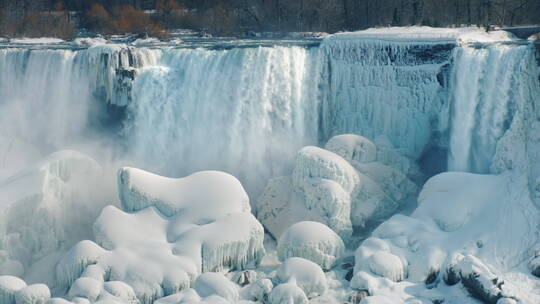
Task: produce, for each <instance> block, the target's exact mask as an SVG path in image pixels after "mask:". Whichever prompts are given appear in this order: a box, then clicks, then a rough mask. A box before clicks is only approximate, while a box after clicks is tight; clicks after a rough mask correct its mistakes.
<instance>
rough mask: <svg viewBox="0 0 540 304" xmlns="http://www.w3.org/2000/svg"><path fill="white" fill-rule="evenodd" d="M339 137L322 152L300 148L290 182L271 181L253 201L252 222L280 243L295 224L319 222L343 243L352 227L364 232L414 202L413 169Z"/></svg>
mask: <svg viewBox="0 0 540 304" xmlns="http://www.w3.org/2000/svg"><path fill="white" fill-rule="evenodd" d="M380 145H381V147H380V148H379V147H378V146H377V145H375V144H374V143H373V142H371V141H370V140H368V139H366V138H364V137H361V136H358V135H354V134H344V135H339V136H335V137H333V138H331V139H330V140H329V141H328V143H327V145H326V148H327V149H328V150H325V149H321V148H317V147H311V146H308V147H304V148H303V149H302V150H300V151H299V152H298V155H297V157H296V163H295V167H294V170H293V174H292V176H291V177H289V176H287V177H278V178H274V179H271V180H270V181H269V183H268V185H267V187H266V189H265V190H264V192H263V194H262V195H261V197H260V198H259V200H258V202H257V207H258V208H257V217H258V218H259V220H260V221H261V222H262V224H263V225H264V226H265V227H266V228H267V230H268V231H269V232H270V233H271V234H272V235H273V236H274V237H275V238H279V237H280V236H281V235H282V234H283V233H284V232H285V229H286V228H287V227H289V226H290V225H292V224H294V223H297V222H300V221H316V222H321V223H323V224H325V225H327V226H328V227H330V228H331V229H332V230H334V231H335V232H336V233H337V234H338V235H339V236H340V237H341V238H342V239H343V240H344V241H345V242H347V241H348V240H349V238H350V236H351V234H352V230H353V227H355V229H356V228H358V229H365V228H367V227H368V226H375V225H368V224H373V223H378V222H380V221H382V220H384V219H386V218H388V217H389V216H390V215H392V214H393V213H394V212H395V211H396V210H397V209H398V208H400V207H403V206H406V205H408V204H410V203H411V201H413V200H414V198H415V196H416V194H417V192H418V186H417V185H416V184H415V183H414V182H412V181H411V179H410V178H409V175H413V174H416V173H417V167H416V166H415V165H413V164H412V163H413V161H411V160H410V159H409V158H407V157H404V156H401V155H400V154H399V153H398V152H397V151H396V150H395V149H393V147H391V146H390V145H389V144H387V143H385V142H382V143H381V144H380Z"/></svg>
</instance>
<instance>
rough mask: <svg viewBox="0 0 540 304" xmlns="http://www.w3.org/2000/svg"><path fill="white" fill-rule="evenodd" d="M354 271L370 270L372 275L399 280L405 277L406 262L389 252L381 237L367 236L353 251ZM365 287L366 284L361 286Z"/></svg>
mask: <svg viewBox="0 0 540 304" xmlns="http://www.w3.org/2000/svg"><path fill="white" fill-rule="evenodd" d="M355 261H356V264H355V266H354V272H355V273H358V272H360V271H363V272H371V273H372V274H374V275H377V276H380V277H383V278H388V279H390V280H392V281H394V282H399V281H401V280H403V279H405V278H406V276H407V269H406V263H404V261H402V260H401V259H400V258H399V257H398V256H396V255H394V254H392V253H390V246H389V245H388V244H387V243H386V242H385V241H384V240H381V239H378V238H373V237H372V238H368V239H366V240H365V241H364V242H363V243H362V245H361V246H360V247H358V249H357V251H356V253H355ZM362 287H364V288H362V289H367V290H369V288H365V287H367V286H362Z"/></svg>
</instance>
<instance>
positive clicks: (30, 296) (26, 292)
mask: <svg viewBox="0 0 540 304" xmlns="http://www.w3.org/2000/svg"><path fill="white" fill-rule="evenodd" d="M50 297H51V291H50V290H49V287H47V285H44V284H34V285H29V286H27V287H25V288H23V289H21V290H19V291H17V293H16V294H15V303H16V304H41V303H45V301H47V299H49V298H50Z"/></svg>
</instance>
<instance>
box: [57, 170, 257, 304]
mask: <svg viewBox="0 0 540 304" xmlns="http://www.w3.org/2000/svg"><path fill="white" fill-rule="evenodd" d="M118 185H119V193H120V199H121V201H122V205H123V206H124V208H125V209H126V210H130V211H132V213H127V212H125V211H122V210H120V209H118V208H116V207H114V206H107V207H105V208H104V209H103V211H102V213H101V215H100V216H99V217H98V219H97V220H96V222H95V224H94V236H95V240H96V242H97V244H99V245H100V246H101V247H103V248H102V249H97V248H96V246H95V244H92V243H89V242H86V243H84V244H79V245H78V246H80V247H81V248H82V249H81V250H79V249H78V248H75V249H73V250H72V251H70V253H68V254H67V255H66V256H65V257H64V258H63V259H62V263H60V264H59V265H58V267H57V277H58V280H59V282H67V283H69V282H71V281H72V280H73V278H76V277H77V276H82V277H84V276H91V277H92V278H93V279H96V276H98V277H99V276H100V275H101V278H97V279H98V281H103V279H104V276H105V274H108V276H109V277H110V278H109V279H110V280H118V281H123V282H125V283H127V284H128V285H129V286H131V287H132V288H133V290H134V292H135V294H136V295H137V298H138V299H139V300H140V301H141V303H151V302H152V301H153V300H155V299H157V298H160V297H163V296H168V295H172V294H175V293H177V292H179V291H180V290H183V289H186V288H189V287H190V286H191V284H192V283H193V282H194V281H195V279H196V278H197V276H198V275H199V274H200V273H202V272H207V271H219V270H222V269H224V268H234V269H243V268H245V267H246V266H247V265H257V264H258V263H259V261H260V259H261V258H262V256H263V255H264V248H263V237H264V230H263V227H262V226H261V224H260V223H259V222H258V221H257V220H256V219H255V217H254V216H253V215H252V214H251V213H250V212H249V211H250V206H249V201H248V198H247V195H246V193H245V191H244V189H243V187H242V185H241V184H240V183H239V182H238V180H236V179H235V178H234V177H232V176H230V175H228V174H226V173H222V172H217V171H206V172H199V173H195V174H193V175H191V176H188V177H186V178H181V179H170V178H165V177H161V176H157V175H154V174H151V173H148V172H145V171H142V170H139V169H133V168H123V169H121V170H120V171H119V174H118ZM96 254H97V255H99V256H98V257H97V259H96V258H95V255H96ZM94 260H96V261H95V263H94V265H90V266H87V267H86V268H85V270H84V271H83V272H82V274H81V271H80V269H81V267H83V268H84V267H85V266H86V265H85V264H88V262H89V261H94ZM90 269H91V270H90ZM99 279H101V280H99ZM79 280H80V279H79ZM76 282H77V281H75V283H76ZM231 284H233V283H232V282H231Z"/></svg>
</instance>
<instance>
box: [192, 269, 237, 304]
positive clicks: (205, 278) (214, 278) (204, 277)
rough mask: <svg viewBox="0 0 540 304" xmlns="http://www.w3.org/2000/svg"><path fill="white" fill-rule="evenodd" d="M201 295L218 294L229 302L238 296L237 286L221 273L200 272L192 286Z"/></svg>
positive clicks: (235, 299)
mask: <svg viewBox="0 0 540 304" xmlns="http://www.w3.org/2000/svg"><path fill="white" fill-rule="evenodd" d="M193 288H194V289H195V291H197V293H198V294H199V295H200V296H201V297H209V296H211V295H218V296H220V297H222V298H224V299H227V300H229V301H231V302H236V301H237V300H238V298H239V295H238V288H237V287H236V285H235V284H234V283H233V282H231V281H229V279H227V278H226V277H225V276H224V275H222V274H221V273H215V272H207V273H203V274H201V275H200V276H199V277H198V278H197V280H196V281H195V285H194V287H193Z"/></svg>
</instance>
